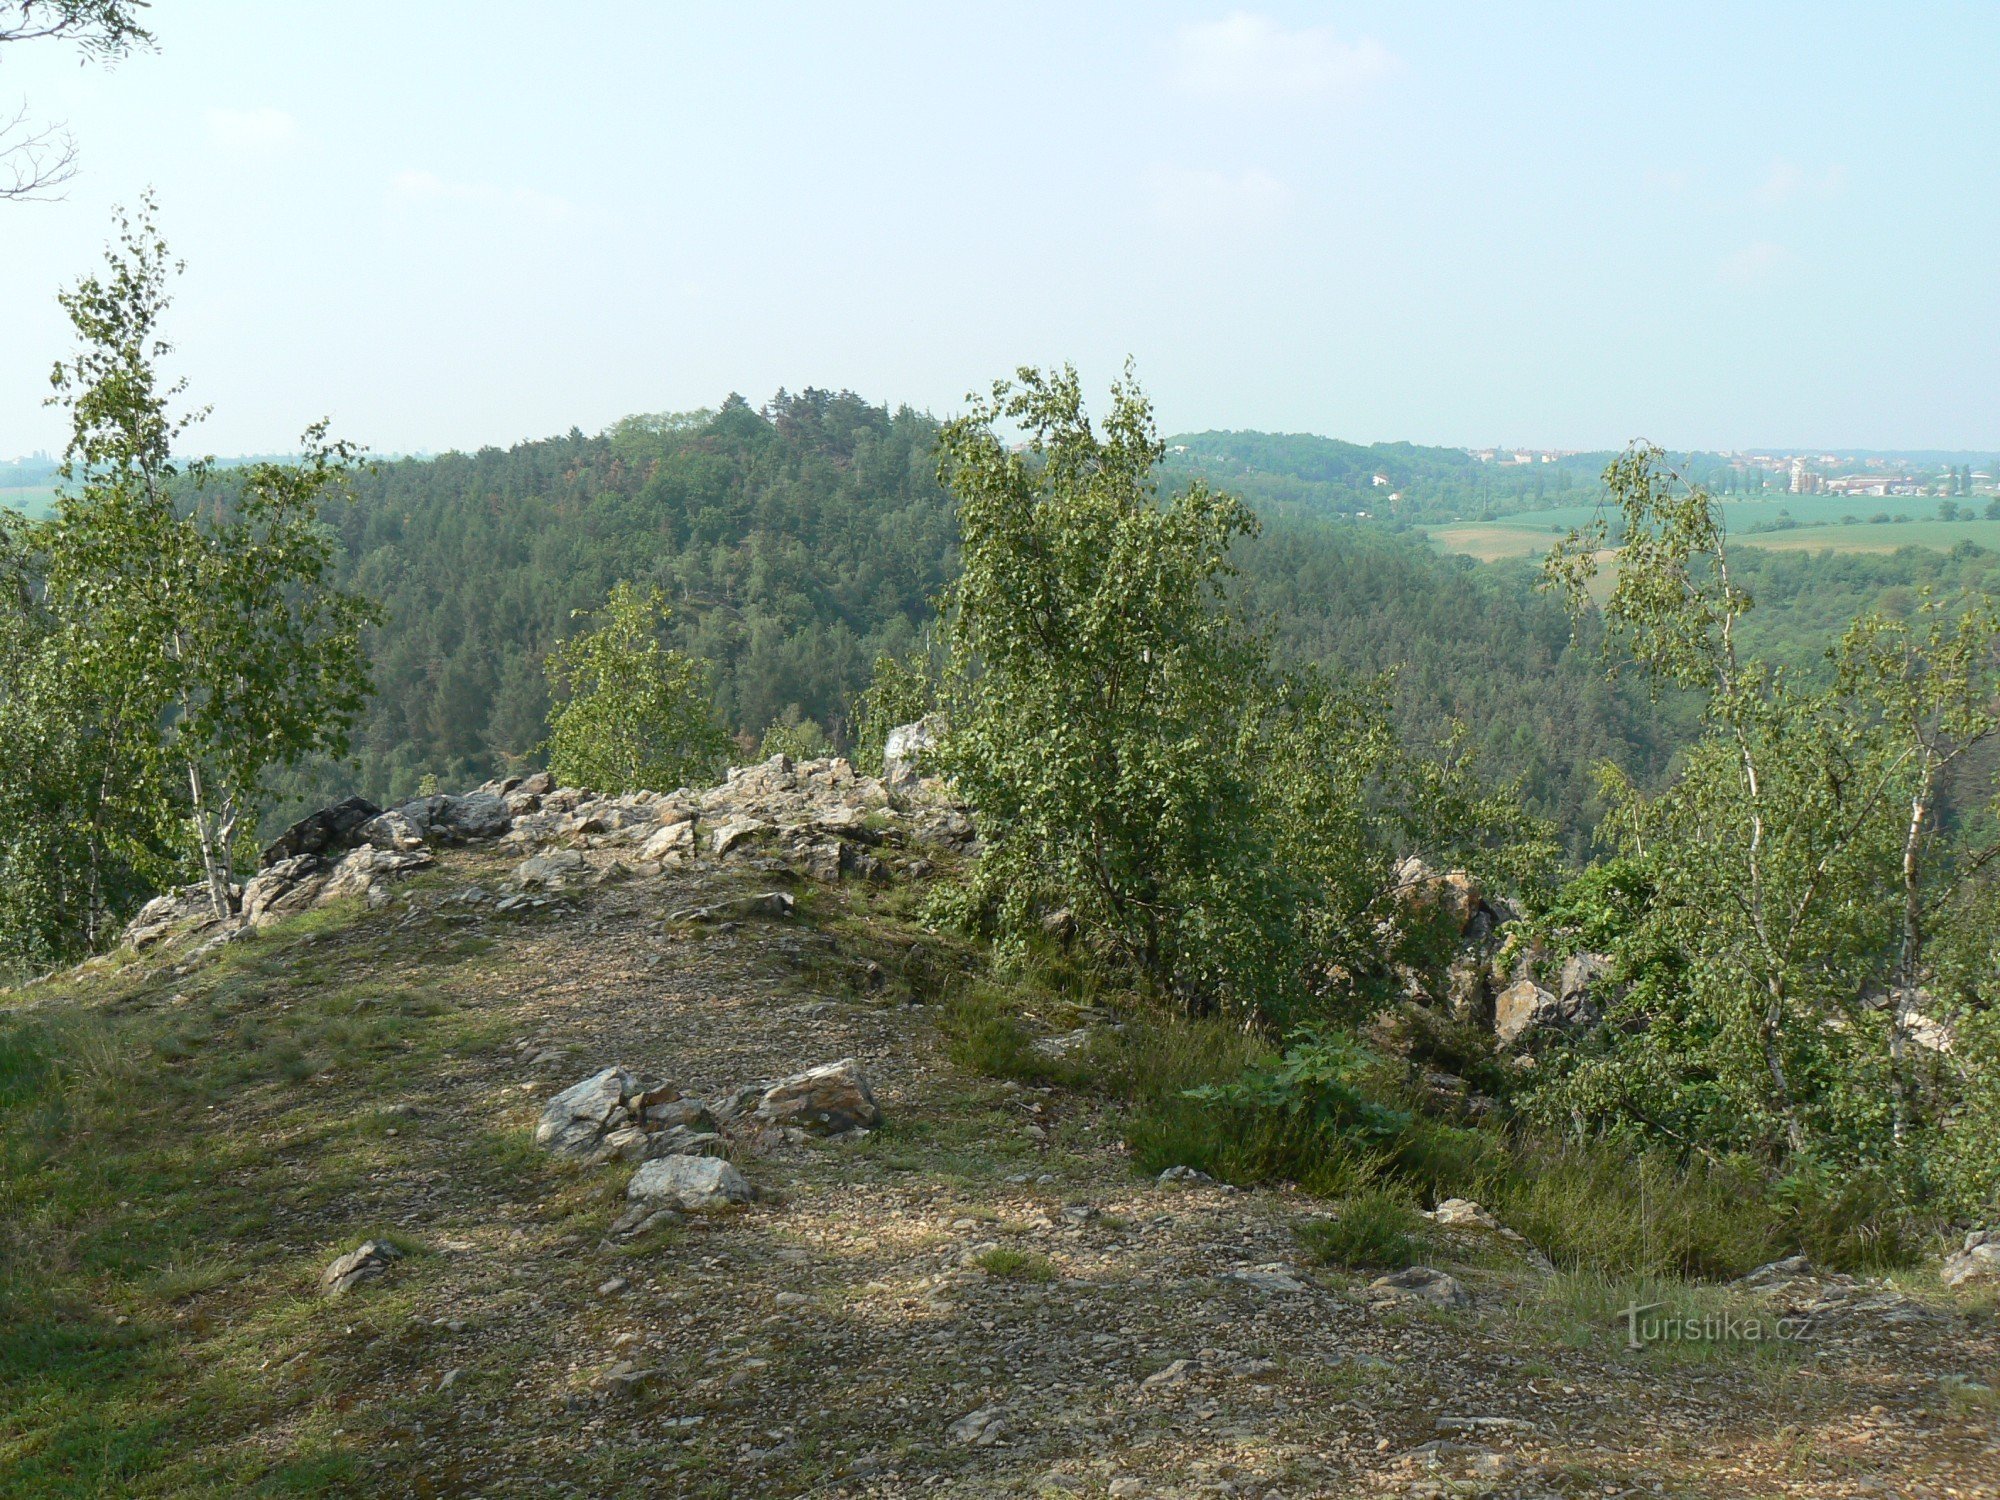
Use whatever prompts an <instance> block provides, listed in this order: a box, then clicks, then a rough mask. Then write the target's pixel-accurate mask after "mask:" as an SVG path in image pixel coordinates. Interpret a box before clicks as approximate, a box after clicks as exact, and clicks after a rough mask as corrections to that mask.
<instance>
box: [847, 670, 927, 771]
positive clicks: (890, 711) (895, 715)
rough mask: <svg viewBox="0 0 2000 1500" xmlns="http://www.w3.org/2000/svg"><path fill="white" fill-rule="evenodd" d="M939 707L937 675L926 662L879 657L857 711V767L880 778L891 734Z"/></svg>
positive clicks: (855, 727) (855, 758)
mask: <svg viewBox="0 0 2000 1500" xmlns="http://www.w3.org/2000/svg"><path fill="white" fill-rule="evenodd" d="M936 707H937V674H936V672H935V671H934V670H932V669H931V667H930V665H929V663H928V662H927V661H909V660H904V659H902V658H899V657H894V656H886V655H885V656H878V657H876V658H875V675H874V677H873V678H872V679H871V680H870V681H869V684H868V687H867V689H866V690H865V691H864V692H863V693H862V694H861V697H860V700H859V702H858V704H857V705H856V709H855V715H854V765H855V768H856V769H857V770H859V771H861V772H863V773H864V774H866V775H869V776H879V775H881V774H882V748H883V746H884V745H886V744H887V743H888V741H889V731H890V730H892V729H894V728H895V727H896V726H897V725H899V724H914V723H915V722H916V721H917V720H918V719H921V718H922V717H923V716H924V715H925V714H927V713H929V712H930V711H931V710H932V709H934V708H936Z"/></svg>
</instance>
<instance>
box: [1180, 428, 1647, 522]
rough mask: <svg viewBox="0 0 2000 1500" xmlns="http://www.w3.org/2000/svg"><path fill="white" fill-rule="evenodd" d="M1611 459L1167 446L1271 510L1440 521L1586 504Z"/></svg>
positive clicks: (1188, 469) (1210, 443)
mask: <svg viewBox="0 0 2000 1500" xmlns="http://www.w3.org/2000/svg"><path fill="white" fill-rule="evenodd" d="M1610 458H1611V455H1610V454H1608V453H1574V454H1566V455H1564V456H1563V457H1562V458H1561V459H1560V460H1557V461H1555V462H1551V463H1546V464H1526V465H1495V464H1486V463H1481V462H1479V461H1478V460H1477V459H1475V458H1474V457H1473V456H1472V455H1471V454H1470V453H1468V452H1467V451H1466V450H1465V449H1463V448H1427V447H1422V446H1420V445H1418V444H1416V443H1372V444H1369V445H1368V446H1366V447H1363V446H1362V445H1361V444H1359V443H1344V442H1342V441H1340V440H1339V439H1338V438H1328V437H1319V436H1316V435H1314V434H1312V433H1300V432H1191V433H1182V434H1180V435H1179V436H1176V437H1172V438H1169V439H1167V460H1166V469H1167V472H1168V473H1169V474H1171V475H1176V476H1181V475H1184V476H1187V477H1190V478H1192V477H1196V476H1199V477H1201V478H1204V479H1207V480H1208V481H1210V482H1211V483H1212V484H1215V485H1216V486H1217V487H1219V488H1222V489H1226V490H1230V491H1232V492H1233V493H1235V494H1239V495H1241V496H1243V498H1244V499H1246V500H1249V501H1250V502H1252V503H1253V504H1255V505H1256V506H1257V507H1258V508H1259V509H1261V510H1265V511H1267V512H1269V511H1276V512H1283V513H1287V514H1297V515H1305V516H1319V517H1327V516H1349V517H1353V516H1362V515H1365V516H1367V517H1369V518H1371V519H1375V520H1388V521H1438V520H1457V519H1461V518H1464V517H1468V516H1482V515H1502V514H1506V513H1507V512H1510V511H1518V510H1530V509H1535V508H1537V507H1540V506H1546V505H1567V504H1577V503H1580V502H1583V501H1586V500H1588V499H1590V498H1591V497H1593V496H1594V495H1596V494H1597V492H1598V475H1599V474H1600V473H1602V472H1603V469H1604V465H1605V464H1606V462H1608V461H1609V459H1610Z"/></svg>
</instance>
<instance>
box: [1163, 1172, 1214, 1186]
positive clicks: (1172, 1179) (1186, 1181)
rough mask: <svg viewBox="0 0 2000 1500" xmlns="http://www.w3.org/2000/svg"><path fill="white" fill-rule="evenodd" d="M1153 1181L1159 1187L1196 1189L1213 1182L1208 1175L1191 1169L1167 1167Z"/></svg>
mask: <svg viewBox="0 0 2000 1500" xmlns="http://www.w3.org/2000/svg"><path fill="white" fill-rule="evenodd" d="M1153 1180H1154V1181H1155V1182H1157V1183H1158V1184H1159V1185H1160V1186H1161V1187H1196V1186H1201V1185H1206V1184H1209V1183H1212V1182H1214V1181H1215V1179H1214V1178H1213V1177H1211V1176H1209V1175H1208V1173H1206V1172H1198V1171H1196V1170H1195V1169H1194V1168H1193V1167H1168V1168H1167V1169H1166V1171H1164V1172H1162V1173H1161V1174H1160V1175H1159V1176H1158V1177H1156V1178H1154V1179H1153Z"/></svg>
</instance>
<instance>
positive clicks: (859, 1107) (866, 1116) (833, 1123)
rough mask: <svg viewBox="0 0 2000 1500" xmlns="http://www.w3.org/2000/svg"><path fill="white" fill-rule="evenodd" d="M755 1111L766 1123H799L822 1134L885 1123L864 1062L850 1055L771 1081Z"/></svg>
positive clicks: (800, 1125) (791, 1124) (803, 1127)
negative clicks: (865, 1071) (864, 1069)
mask: <svg viewBox="0 0 2000 1500" xmlns="http://www.w3.org/2000/svg"><path fill="white" fill-rule="evenodd" d="M755 1114H756V1116H757V1118H758V1119H759V1120H761V1121H763V1122H765V1123H767V1124H772V1125H781V1126H782V1125H790V1126H796V1127H798V1128H799V1129H802V1130H810V1131H813V1132H815V1133H817V1134H821V1135H833V1134H837V1133H839V1132H841V1131H844V1130H854V1129H866V1128H868V1127H871V1126H875V1125H879V1124H881V1123H882V1111H881V1109H880V1107H879V1106H877V1104H876V1103H875V1094H874V1092H873V1090H871V1089H870V1088H869V1086H868V1078H867V1075H866V1074H864V1073H863V1072H862V1071H861V1064H859V1063H858V1062H856V1061H855V1060H854V1059H853V1058H851V1057H843V1058H842V1059H841V1060H840V1061H839V1062H830V1063H823V1064H821V1065H820V1066H819V1067H817V1068H808V1069H807V1070H806V1071H805V1072H803V1073H795V1074H793V1075H792V1076H791V1077H790V1078H786V1079H781V1080H780V1081H779V1082H777V1083H774V1084H772V1085H771V1086H770V1087H769V1088H768V1089H766V1090H765V1091H764V1093H763V1097H761V1098H760V1099H759V1100H758V1101H757V1107H756V1111H755Z"/></svg>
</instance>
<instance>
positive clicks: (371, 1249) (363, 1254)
mask: <svg viewBox="0 0 2000 1500" xmlns="http://www.w3.org/2000/svg"><path fill="white" fill-rule="evenodd" d="M402 1254H403V1252H402V1251H400V1250H398V1249H397V1248H396V1247H395V1246H394V1245H391V1244H389V1243H387V1242H386V1241H383V1240H369V1241H368V1242H367V1243H365V1244H363V1245H362V1246H361V1247H360V1248H358V1249H355V1250H350V1251H348V1252H347V1254H345V1255H343V1256H341V1257H340V1258H339V1259H337V1260H336V1261H334V1262H333V1264H332V1265H330V1266H328V1267H327V1268H326V1269H325V1270H324V1271H322V1272H320V1273H319V1286H320V1290H321V1291H322V1292H324V1293H325V1294H326V1295H327V1296H329V1297H338V1296H340V1295H342V1294H343V1293H345V1292H348V1291H351V1290H353V1289H354V1288H355V1287H357V1286H359V1285H360V1284H361V1283H362V1282H364V1281H372V1280H374V1279H375V1278H376V1277H377V1276H380V1275H381V1274H382V1273H383V1272H384V1271H386V1270H388V1269H389V1262H390V1261H392V1260H397V1259H400V1258H401V1256H402Z"/></svg>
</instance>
